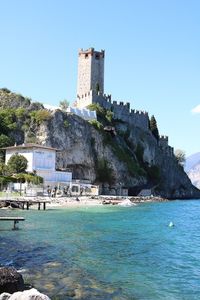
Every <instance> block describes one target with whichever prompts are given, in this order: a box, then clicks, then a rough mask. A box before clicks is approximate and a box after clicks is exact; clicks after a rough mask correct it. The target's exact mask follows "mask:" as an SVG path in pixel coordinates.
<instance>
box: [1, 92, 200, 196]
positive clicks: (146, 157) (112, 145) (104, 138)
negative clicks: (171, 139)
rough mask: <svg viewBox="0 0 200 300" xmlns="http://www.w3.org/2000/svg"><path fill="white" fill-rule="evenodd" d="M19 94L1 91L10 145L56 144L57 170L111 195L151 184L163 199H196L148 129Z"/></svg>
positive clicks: (198, 193) (196, 193) (172, 159)
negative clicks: (44, 103)
mask: <svg viewBox="0 0 200 300" xmlns="http://www.w3.org/2000/svg"><path fill="white" fill-rule="evenodd" d="M18 97H19V96H18V95H15V94H13V93H11V92H9V91H5V90H0V107H1V110H0V113H1V114H0V118H2V112H3V111H5V110H6V109H7V110H9V111H12V118H11V119H12V120H11V121H10V122H11V123H12V122H13V123H12V124H15V126H14V128H13V129H9V128H8V130H7V131H6V133H5V130H4V131H3V130H2V128H0V130H1V131H0V135H1V134H4V135H5V134H6V135H7V136H9V137H11V140H10V141H12V143H13V142H14V141H15V142H17V144H21V143H23V142H25V143H26V142H34V143H39V144H42V145H47V146H52V147H55V148H58V149H59V150H60V151H59V152H58V155H57V168H59V169H63V170H65V169H69V168H70V169H71V170H72V172H73V178H79V179H87V180H90V181H92V182H94V183H99V184H101V186H102V188H103V192H104V193H113V194H115V193H117V192H119V189H121V188H122V187H124V188H125V187H126V188H127V189H129V193H130V194H132V195H136V194H137V193H138V192H139V191H140V190H141V189H143V188H151V189H152V190H153V191H154V194H157V195H161V196H163V197H167V198H200V191H199V190H198V189H196V188H195V187H194V186H193V185H192V184H191V182H190V180H189V178H188V176H187V175H186V173H185V172H184V170H183V168H182V167H181V166H180V165H178V163H177V160H176V158H175V157H174V155H173V154H172V153H171V152H170V153H169V151H168V150H169V149H168V148H166V147H164V148H163V147H161V145H160V144H159V140H157V139H156V138H155V137H154V135H153V134H152V132H151V130H150V129H149V130H143V129H142V128H140V127H137V126H134V125H133V124H130V123H129V122H125V121H122V120H120V119H115V116H114V115H112V114H111V113H110V114H108V112H106V111H103V110H101V112H100V113H99V114H98V121H92V122H88V121H85V120H84V119H82V118H80V117H78V116H76V115H74V114H70V113H66V112H64V111H61V110H56V111H47V110H45V109H44V108H43V106H42V105H41V104H38V103H36V104H34V103H32V102H31V101H28V100H27V99H26V98H23V97H22V96H20V97H21V98H20V100H19V99H18ZM5 99H6V100H5ZM11 99H12V100H11ZM16 103H17V104H16ZM11 128H12V126H11ZM0 140H1V137H0Z"/></svg>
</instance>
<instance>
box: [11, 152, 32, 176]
mask: <svg viewBox="0 0 200 300" xmlns="http://www.w3.org/2000/svg"><path fill="white" fill-rule="evenodd" d="M7 165H8V168H9V170H10V172H11V173H12V174H18V173H24V172H25V171H26V169H27V166H28V160H27V159H26V157H24V156H23V155H20V154H13V155H12V156H11V158H10V159H9V161H8V164H7Z"/></svg>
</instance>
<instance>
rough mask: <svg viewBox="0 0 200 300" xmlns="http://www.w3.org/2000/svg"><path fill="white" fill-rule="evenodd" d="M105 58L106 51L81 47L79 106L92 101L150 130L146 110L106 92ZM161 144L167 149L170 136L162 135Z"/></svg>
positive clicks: (125, 120)
mask: <svg viewBox="0 0 200 300" xmlns="http://www.w3.org/2000/svg"><path fill="white" fill-rule="evenodd" d="M104 58H105V51H104V50H101V51H96V50H95V49H94V48H89V49H86V50H83V49H80V50H79V53H78V60H79V62H78V87H77V101H76V103H77V108H79V109H83V108H86V107H87V106H88V105H90V104H92V103H98V104H99V105H101V106H102V107H103V108H105V109H107V110H111V111H112V112H113V118H114V119H119V120H122V121H123V122H127V123H129V125H130V126H137V127H140V128H142V129H143V130H145V131H148V130H149V116H148V113H147V112H146V111H142V110H135V109H131V108H130V103H129V102H125V101H119V102H118V101H116V100H114V101H113V100H112V96H111V95H107V94H105V93H104ZM159 145H160V147H161V148H163V149H167V147H169V146H168V137H166V136H160V139H159Z"/></svg>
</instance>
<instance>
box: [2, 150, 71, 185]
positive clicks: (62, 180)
mask: <svg viewBox="0 0 200 300" xmlns="http://www.w3.org/2000/svg"><path fill="white" fill-rule="evenodd" d="M5 150H6V164H7V163H8V160H9V159H10V157H11V156H12V155H13V154H20V155H23V156H24V157H25V158H26V159H27V160H28V166H27V170H26V171H27V172H34V171H36V174H37V175H39V176H41V177H43V179H44V185H50V186H53V185H57V184H67V183H70V182H71V181H72V173H71V172H64V171H56V169H55V164H56V151H58V149H55V148H51V147H46V146H41V145H37V144H23V145H17V146H11V147H7V148H5Z"/></svg>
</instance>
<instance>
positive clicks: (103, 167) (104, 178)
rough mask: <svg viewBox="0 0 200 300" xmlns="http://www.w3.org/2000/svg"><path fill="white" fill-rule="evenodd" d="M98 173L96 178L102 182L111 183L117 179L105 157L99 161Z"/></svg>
mask: <svg viewBox="0 0 200 300" xmlns="http://www.w3.org/2000/svg"><path fill="white" fill-rule="evenodd" d="M96 175H97V176H96V180H97V181H99V182H102V183H108V184H110V185H111V184H113V183H114V181H115V178H114V176H113V170H112V168H110V167H109V164H108V162H107V161H106V160H105V159H104V158H102V159H100V160H98V161H97V168H96Z"/></svg>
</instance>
